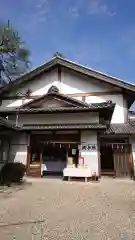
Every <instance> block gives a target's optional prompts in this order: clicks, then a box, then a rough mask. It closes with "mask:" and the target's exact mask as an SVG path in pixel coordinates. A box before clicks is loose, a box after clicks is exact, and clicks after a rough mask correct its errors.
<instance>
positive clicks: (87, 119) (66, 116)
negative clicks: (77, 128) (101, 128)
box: [9, 113, 99, 125]
mask: <svg viewBox="0 0 135 240" xmlns="http://www.w3.org/2000/svg"><path fill="white" fill-rule="evenodd" d="M9 120H12V122H13V121H14V123H15V116H9ZM98 122H99V117H98V113H74V114H73V113H63V114H54V115H53V114H44V115H43V114H41V115H40V114H38V115H28V114H27V115H22V114H20V115H19V117H18V124H19V125H22V124H74V123H76V124H77V123H98Z"/></svg>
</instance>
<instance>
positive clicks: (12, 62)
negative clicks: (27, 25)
mask: <svg viewBox="0 0 135 240" xmlns="http://www.w3.org/2000/svg"><path fill="white" fill-rule="evenodd" d="M29 55H30V53H29V50H28V49H27V48H26V47H25V43H24V42H23V41H22V40H21V38H20V36H19V34H18V32H17V31H15V30H14V29H13V27H12V25H11V24H10V23H9V22H8V23H7V24H3V23H0V79H1V80H2V79H6V80H7V79H8V81H12V80H13V79H15V78H16V77H17V76H18V75H20V74H22V73H24V72H25V71H26V70H27V69H28V68H29V64H30V62H29V60H28V59H29Z"/></svg>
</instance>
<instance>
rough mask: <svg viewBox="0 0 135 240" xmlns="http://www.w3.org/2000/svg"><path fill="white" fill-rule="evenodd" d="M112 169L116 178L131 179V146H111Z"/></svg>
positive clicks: (122, 144) (119, 144) (123, 144)
mask: <svg viewBox="0 0 135 240" xmlns="http://www.w3.org/2000/svg"><path fill="white" fill-rule="evenodd" d="M112 147H113V154H114V167H115V173H116V177H127V176H130V177H132V175H133V161H132V152H131V145H130V144H127V143H118V144H113V145H112Z"/></svg>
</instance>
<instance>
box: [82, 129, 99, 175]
mask: <svg viewBox="0 0 135 240" xmlns="http://www.w3.org/2000/svg"><path fill="white" fill-rule="evenodd" d="M83 143H86V144H95V145H96V150H91V151H81V156H83V157H84V164H86V165H87V166H89V168H90V169H91V173H92V174H93V173H94V172H96V174H97V175H98V174H99V169H98V150H97V149H98V148H97V132H92V131H82V132H81V144H83Z"/></svg>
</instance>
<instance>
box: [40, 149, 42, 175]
mask: <svg viewBox="0 0 135 240" xmlns="http://www.w3.org/2000/svg"><path fill="white" fill-rule="evenodd" d="M42 152H43V150H42V148H41V149H40V173H41V176H42Z"/></svg>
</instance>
